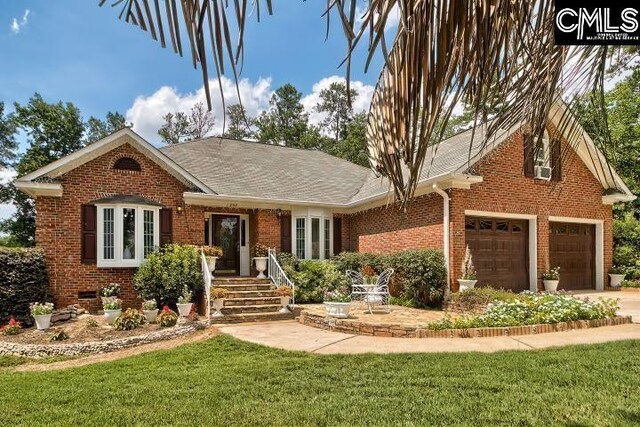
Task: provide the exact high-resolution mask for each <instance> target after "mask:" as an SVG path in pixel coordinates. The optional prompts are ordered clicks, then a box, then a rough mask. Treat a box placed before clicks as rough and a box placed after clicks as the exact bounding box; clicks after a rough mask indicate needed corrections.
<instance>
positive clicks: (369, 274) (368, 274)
mask: <svg viewBox="0 0 640 427" xmlns="http://www.w3.org/2000/svg"><path fill="white" fill-rule="evenodd" d="M360 273H362V278H363V279H364V283H365V284H369V285H375V284H376V283H377V282H378V275H377V274H376V270H374V268H373V267H371V266H370V265H365V266H364V267H362V268H361V269H360Z"/></svg>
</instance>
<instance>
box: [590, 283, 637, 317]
mask: <svg viewBox="0 0 640 427" xmlns="http://www.w3.org/2000/svg"><path fill="white" fill-rule="evenodd" d="M579 296H588V297H590V298H594V299H597V298H618V299H619V300H620V311H619V313H620V314H621V315H623V316H632V318H633V322H634V323H640V292H627V291H615V292H585V293H580V294H579Z"/></svg>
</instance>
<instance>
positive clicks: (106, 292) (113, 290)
mask: <svg viewBox="0 0 640 427" xmlns="http://www.w3.org/2000/svg"><path fill="white" fill-rule="evenodd" d="M100 294H101V295H102V296H103V297H117V296H118V295H120V285H119V284H117V283H109V284H108V285H107V286H105V287H104V288H102V290H101V291H100Z"/></svg>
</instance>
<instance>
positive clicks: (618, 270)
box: [609, 265, 627, 274]
mask: <svg viewBox="0 0 640 427" xmlns="http://www.w3.org/2000/svg"><path fill="white" fill-rule="evenodd" d="M609 273H610V274H627V269H626V268H625V267H623V266H621V265H613V266H611V268H610V269H609Z"/></svg>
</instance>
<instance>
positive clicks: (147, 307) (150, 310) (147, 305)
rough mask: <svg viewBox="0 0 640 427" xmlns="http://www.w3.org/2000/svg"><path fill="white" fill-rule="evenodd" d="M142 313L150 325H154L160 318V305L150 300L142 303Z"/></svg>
mask: <svg viewBox="0 0 640 427" xmlns="http://www.w3.org/2000/svg"><path fill="white" fill-rule="evenodd" d="M142 312H143V313H144V317H145V319H146V320H147V322H148V323H153V322H155V321H156V317H158V303H156V301H155V300H153V299H149V300H146V301H145V302H143V303H142Z"/></svg>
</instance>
